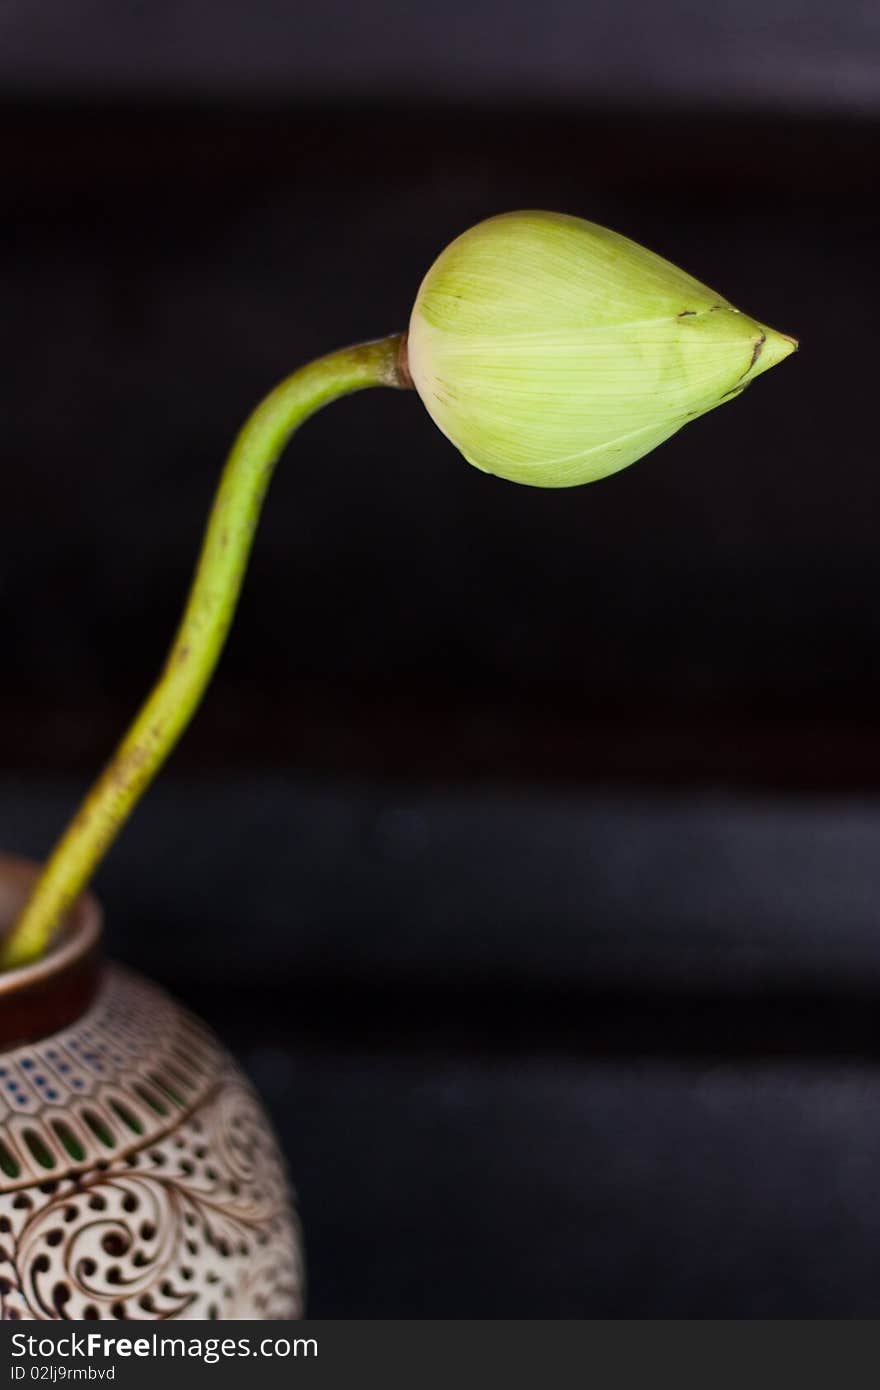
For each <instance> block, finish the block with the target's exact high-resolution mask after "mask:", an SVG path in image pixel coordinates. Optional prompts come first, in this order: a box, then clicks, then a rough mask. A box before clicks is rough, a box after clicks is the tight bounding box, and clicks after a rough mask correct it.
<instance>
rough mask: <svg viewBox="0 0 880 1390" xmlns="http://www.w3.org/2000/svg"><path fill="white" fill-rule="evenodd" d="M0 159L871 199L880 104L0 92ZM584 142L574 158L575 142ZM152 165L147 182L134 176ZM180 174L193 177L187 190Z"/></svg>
mask: <svg viewBox="0 0 880 1390" xmlns="http://www.w3.org/2000/svg"><path fill="white" fill-rule="evenodd" d="M0 114H2V120H0V159H2V161H3V167H4V175H5V177H4V184H5V187H6V190H7V193H9V192H12V191H14V193H15V197H16V206H17V207H19V203H18V199H20V197H21V196H22V194H23V193H24V192H26V191H27V189H28V188H31V189H32V190H33V191H34V192H35V193H42V194H43V195H44V196H45V195H46V194H47V193H48V191H49V190H50V189H54V190H56V191H58V190H63V189H64V188H65V187H67V188H69V189H70V190H71V192H78V194H79V196H80V198H82V197H85V196H87V194H88V191H89V189H90V188H91V187H92V186H93V184H94V183H95V182H96V181H97V182H99V183H102V184H105V183H106V182H107V181H109V182H110V183H111V184H112V185H113V186H114V187H115V188H127V187H131V188H132V189H133V190H135V191H136V192H139V193H141V194H143V193H145V192H148V191H151V190H152V191H156V190H157V189H158V188H160V187H175V188H177V189H179V190H180V192H181V196H183V197H184V198H186V197H187V196H188V197H189V198H190V199H191V198H192V196H193V195H194V193H195V192H196V191H198V192H199V193H200V194H201V195H202V196H204V193H205V190H206V189H208V188H210V187H211V186H217V187H218V188H223V189H225V190H226V197H227V198H228V190H229V186H230V184H235V185H237V186H239V187H240V186H243V185H247V184H252V185H254V186H255V187H256V188H260V189H265V180H266V177H267V175H270V176H271V178H272V179H273V181H276V182H279V183H283V182H284V181H285V180H292V179H297V180H300V179H303V178H306V179H310V180H315V179H316V177H318V176H321V175H323V176H324V177H325V178H326V179H327V181H328V182H333V183H334V184H336V183H338V181H339V180H340V179H343V178H344V179H349V180H351V181H352V182H353V183H355V184H359V183H361V182H363V180H364V179H365V178H369V179H376V178H380V179H381V181H382V184H383V186H388V185H392V184H397V183H404V184H407V185H410V184H412V182H413V180H414V179H415V180H418V179H419V178H420V177H428V176H429V175H430V172H431V170H432V169H434V170H436V168H437V166H438V165H439V166H440V167H441V168H443V169H451V168H454V169H455V170H456V172H457V174H458V176H459V177H460V178H462V179H464V178H466V177H467V175H468V172H469V171H479V170H481V169H484V168H486V167H487V166H489V167H492V168H495V167H497V166H498V165H500V166H501V167H508V166H510V165H511V161H512V152H514V151H515V159H516V164H517V167H521V166H523V165H527V164H528V162H529V161H530V160H531V161H532V162H533V163H535V164H537V165H538V166H539V167H540V168H541V169H542V171H543V174H544V176H545V177H552V176H553V175H554V173H558V172H559V171H565V170H567V169H570V170H571V172H572V175H574V172H575V171H574V169H573V168H572V160H573V158H576V159H577V160H578V161H579V162H580V163H583V161H584V158H585V155H586V156H587V158H588V168H589V176H590V179H591V180H592V181H593V182H595V181H596V180H602V181H604V182H605V183H606V184H607V186H609V187H612V188H613V187H619V188H621V189H625V190H626V191H627V192H628V193H637V192H639V191H640V190H651V189H657V188H666V189H667V190H669V189H672V188H673V187H674V186H675V185H676V184H681V182H682V181H683V180H685V179H686V180H687V182H688V189H689V192H690V193H691V194H693V192H694V191H695V190H696V189H697V188H699V189H700V190H702V191H703V192H706V193H710V194H712V195H713V196H715V197H717V198H718V199H727V200H731V201H737V200H739V199H741V198H742V196H743V195H748V194H750V193H752V194H754V193H758V192H762V191H763V192H768V193H773V194H774V195H776V196H778V194H779V191H780V180H781V186H782V187H784V188H789V189H790V188H795V187H797V188H800V189H801V190H802V191H803V193H804V195H805V196H809V195H810V194H811V193H812V194H823V193H828V192H834V191H839V190H846V191H847V192H849V193H850V194H851V195H853V196H860V195H863V196H864V197H865V198H866V199H869V200H871V201H872V202H873V201H875V200H876V181H875V179H874V178H873V171H874V156H875V152H876V148H877V134H878V124H880V113H877V112H874V111H871V110H862V111H860V112H846V111H843V112H840V111H834V110H831V111H827V110H825V111H821V110H820V111H811V110H810V109H809V108H806V109H803V110H801V111H794V112H792V111H786V112H779V111H774V110H773V109H772V108H771V107H765V108H760V107H758V108H749V109H745V110H736V109H733V110H730V109H727V110H726V109H723V108H722V109H715V110H712V109H710V110H706V111H701V112H700V113H699V117H698V118H697V117H696V115H695V113H694V111H693V110H691V109H675V107H674V106H673V107H669V106H665V107H664V106H662V105H661V106H660V107H659V108H658V107H657V106H656V105H652V104H641V105H640V104H632V103H630V104H624V105H621V106H617V107H615V108H614V109H609V108H608V107H606V106H602V105H598V106H595V105H586V106H584V105H578V104H571V103H567V102H565V101H560V100H556V101H549V100H544V101H537V102H536V101H531V102H528V101H527V102H510V101H508V102H504V101H501V102H497V103H494V104H491V105H488V106H487V105H485V104H484V105H475V104H474V103H473V101H472V100H468V99H464V100H463V101H461V102H446V103H444V102H442V101H441V102H436V101H435V102H430V101H426V100H424V99H416V100H413V101H406V102H397V103H395V102H387V101H386V102H384V103H378V104H377V103H376V102H375V101H371V100H366V101H363V102H358V101H351V100H346V99H345V98H342V99H339V100H337V101H335V102H328V101H327V100H324V101H320V100H319V101H314V102H312V103H304V102H302V101H300V102H298V103H294V104H291V103H285V104H275V105H273V104H271V103H269V104H266V103H264V104H254V103H247V102H238V103H236V102H232V103H226V104H223V103H219V104H218V103H216V102H211V101H206V102H192V101H190V102H186V101H183V102H182V101H180V100H174V99H172V100H170V101H165V102H160V101H154V102H143V101H140V102H138V101H132V100H131V99H126V98H122V99H118V100H104V101H100V100H98V101H95V100H84V99H75V98H74V99H69V100H63V99H60V98H59V97H58V96H54V97H49V98H48V99H46V100H43V101H36V102H35V101H31V100H27V99H23V100H22V99H19V100H16V99H14V98H11V97H10V96H9V94H8V91H7V95H6V96H5V99H4V98H3V97H2V96H0ZM574 150H578V151H579V152H578V154H577V155H576V156H573V151H574ZM145 178H146V179H148V180H149V181H150V187H149V189H148V190H144V189H142V188H141V187H140V185H141V182H142V180H144V179H145ZM184 184H191V191H190V193H189V195H187V192H186V188H185V187H184V186H183V185H184Z"/></svg>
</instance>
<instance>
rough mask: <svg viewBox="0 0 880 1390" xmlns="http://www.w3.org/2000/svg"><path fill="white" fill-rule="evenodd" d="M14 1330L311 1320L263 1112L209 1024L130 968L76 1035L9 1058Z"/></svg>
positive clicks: (8, 1225) (5, 1123)
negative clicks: (84, 1322)
mask: <svg viewBox="0 0 880 1390" xmlns="http://www.w3.org/2000/svg"><path fill="white" fill-rule="evenodd" d="M0 1313H2V1316H3V1318H5V1319H57V1318H65V1319H76V1320H79V1319H95V1318H100V1319H105V1318H106V1319H111V1318H112V1319H139V1320H155V1319H185V1318H258V1319H266V1318H296V1317H300V1316H301V1315H302V1260H301V1242H300V1235H299V1228H298V1225H297V1222H296V1218H295V1215H294V1213H293V1209H292V1205H291V1198H290V1195H289V1189H288V1185H287V1182H286V1177H285V1172H284V1165H283V1162H282V1159H281V1156H280V1154H279V1151H278V1148H277V1145H276V1142H275V1139H274V1136H273V1134H272V1130H271V1128H270V1125H269V1122H268V1120H267V1119H266V1116H265V1115H264V1113H263V1110H262V1108H261V1106H260V1103H259V1101H258V1100H257V1098H256V1096H255V1094H254V1092H253V1090H252V1089H251V1087H250V1085H249V1083H248V1082H247V1080H246V1079H245V1077H244V1076H243V1075H242V1073H241V1072H240V1071H239V1070H238V1068H237V1067H236V1066H235V1064H234V1063H233V1062H232V1060H231V1059H230V1058H229V1057H228V1055H227V1054H226V1053H225V1052H224V1050H223V1049H222V1048H221V1047H220V1046H219V1044H218V1043H217V1041H216V1039H215V1038H214V1037H213V1035H212V1034H211V1033H210V1032H209V1031H208V1030H207V1029H206V1028H205V1027H204V1026H203V1025H201V1024H200V1023H199V1022H198V1021H197V1020H195V1019H194V1018H193V1017H192V1016H191V1015H190V1014H188V1013H187V1012H186V1010H184V1009H183V1008H181V1007H180V1006H179V1005H178V1004H177V1003H175V1002H174V1001H173V1000H172V999H170V998H169V996H168V995H167V994H165V993H164V992H163V991H162V990H160V989H158V988H157V987H156V986H155V985H153V984H151V983H149V982H148V981H146V980H144V979H142V978H141V977H140V976H137V975H134V974H132V973H130V972H129V971H127V970H123V969H121V968H119V967H116V966H110V967H109V968H108V969H107V970H106V971H105V973H104V976H103V981H102V984H101V986H100V990H99V992H98V995H97V997H96V998H95V1000H94V1002H93V1003H92V1005H91V1007H90V1008H89V1009H88V1010H87V1012H86V1013H85V1014H83V1016H82V1017H81V1018H80V1019H79V1020H78V1021H77V1022H76V1023H75V1024H73V1025H72V1026H70V1027H68V1028H65V1029H63V1030H62V1031H60V1032H58V1033H55V1034H53V1035H52V1036H49V1037H47V1038H45V1039H43V1040H41V1041H39V1042H36V1043H32V1044H28V1045H26V1046H22V1047H19V1048H16V1049H14V1050H12V1051H8V1052H0Z"/></svg>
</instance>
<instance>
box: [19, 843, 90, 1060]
mask: <svg viewBox="0 0 880 1390" xmlns="http://www.w3.org/2000/svg"><path fill="white" fill-rule="evenodd" d="M38 872H39V870H38V868H37V866H36V865H35V864H31V863H29V862H28V861H27V860H24V859H15V858H11V857H8V856H6V855H0V937H2V936H3V934H4V933H5V932H7V931H8V930H9V929H10V928H11V926H12V923H13V921H14V920H15V917H16V915H17V914H18V912H19V910H20V909H21V907H23V905H24V902H25V900H26V898H27V895H28V893H29V892H30V889H31V887H32V886H33V883H34V881H35V879H36V877H37V874H38ZM100 938H101V909H100V908H99V906H98V904H97V902H96V901H95V899H94V898H93V897H92V896H91V895H90V894H85V895H84V896H83V897H82V898H80V900H79V902H77V903H76V904H75V906H74V907H73V908H72V909H71V911H70V914H69V916H68V918H67V921H66V922H65V924H64V927H63V928H62V930H61V932H60V933H59V936H58V939H57V941H56V942H55V944H54V945H53V946H52V947H51V949H50V950H49V951H48V953H47V954H46V955H45V956H42V957H41V958H40V959H39V960H36V961H33V962H32V963H31V964H29V965H22V966H19V967H17V968H16V969H14V970H7V971H3V972H0V1049H4V1050H6V1049H8V1048H12V1047H20V1046H22V1045H24V1044H26V1043H33V1042H38V1041H40V1039H42V1038H47V1037H49V1036H50V1035H51V1034H52V1033H57V1032H59V1031H60V1029H62V1028H68V1027H69V1026H70V1025H71V1024H72V1023H75V1022H76V1020H77V1019H78V1018H81V1017H82V1015H83V1014H84V1013H85V1012H86V1010H87V1009H88V1008H89V1006H90V1004H91V1003H92V1001H93V999H94V997H95V995H96V993H97V990H98V984H99V976H100V953H99V945H100Z"/></svg>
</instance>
